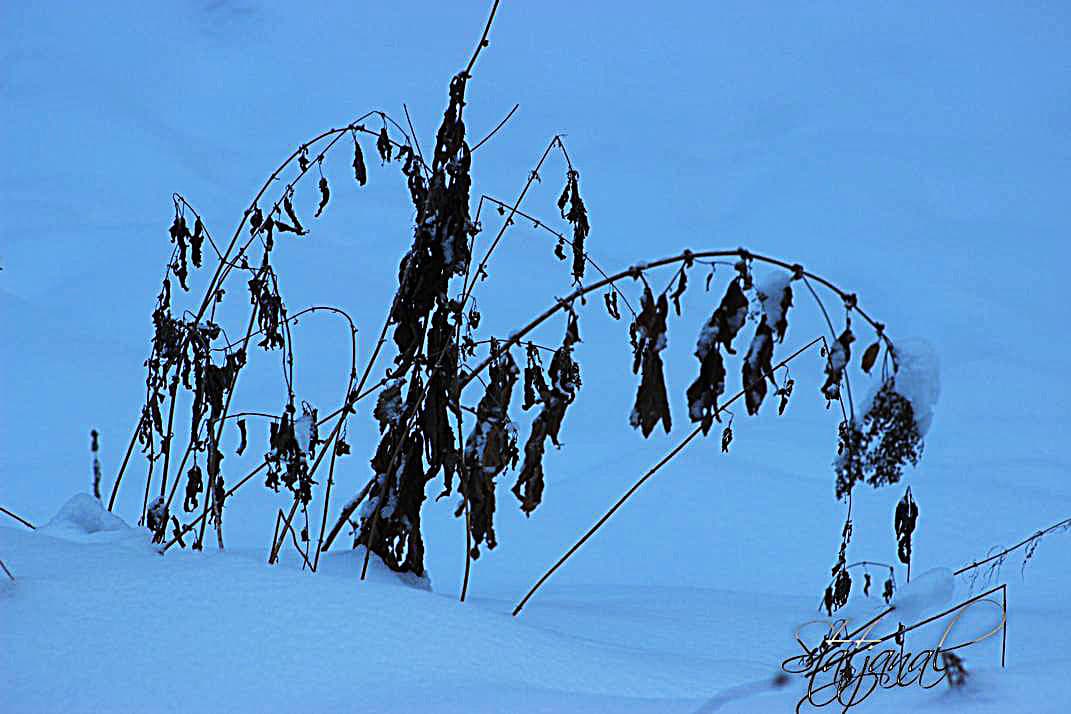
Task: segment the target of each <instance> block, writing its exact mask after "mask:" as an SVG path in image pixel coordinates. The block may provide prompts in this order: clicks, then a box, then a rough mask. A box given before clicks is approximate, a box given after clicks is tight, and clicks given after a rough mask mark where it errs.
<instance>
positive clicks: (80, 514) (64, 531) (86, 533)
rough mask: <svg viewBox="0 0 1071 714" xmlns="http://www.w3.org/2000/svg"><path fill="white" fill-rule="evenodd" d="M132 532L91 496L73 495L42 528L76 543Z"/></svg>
mask: <svg viewBox="0 0 1071 714" xmlns="http://www.w3.org/2000/svg"><path fill="white" fill-rule="evenodd" d="M128 530H130V527H129V526H127V525H126V524H125V523H123V519H121V518H119V517H118V516H116V515H115V514H113V513H108V511H106V510H104V506H103V505H101V502H100V501H98V500H97V499H95V498H93V497H92V496H90V495H89V494H88V493H79V494H75V495H74V496H72V497H71V498H70V500H68V501H67V502H66V503H64V504H63V507H62V508H60V510H59V512H58V513H57V514H56V515H55V516H53V517H52V518H51V519H50V520H49V521H48V523H46V524H45V525H44V526H43V527H42V528H41V532H42V533H48V534H50V535H53V536H55V537H59V538H68V539H72V540H86V539H92V540H99V539H101V538H108V539H110V538H113V537H114V536H115V535H121V534H123V533H124V532H125V531H128Z"/></svg>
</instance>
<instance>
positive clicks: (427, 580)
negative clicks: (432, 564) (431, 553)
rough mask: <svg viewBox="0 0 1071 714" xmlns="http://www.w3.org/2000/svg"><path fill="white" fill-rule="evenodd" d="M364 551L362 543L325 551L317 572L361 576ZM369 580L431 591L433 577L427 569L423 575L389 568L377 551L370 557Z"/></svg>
mask: <svg viewBox="0 0 1071 714" xmlns="http://www.w3.org/2000/svg"><path fill="white" fill-rule="evenodd" d="M364 551H365V547H364V546H363V545H362V546H358V547H357V548H353V549H351V550H346V551H339V552H336V553H324V554H323V555H322V556H321V557H320V564H319V568H318V569H317V571H316V572H317V574H319V575H328V576H331V577H343V578H349V579H353V578H354V577H358V578H359V577H360V576H361V568H362V567H364ZM367 580H368V581H370V582H373V583H382V584H384V585H403V586H405V587H410V588H414V589H416V590H426V591H428V592H431V577H429V575H428V573H427V571H425V572H424V575H422V576H420V575H416V574H414V573H396V572H394V571H393V570H391V569H390V568H388V567H387V566H386V564H384V562H383V561H382V560H381V559H380V558H379V557H378V556H377V555H376V554H375V553H373V554H372V557H370V558H369V559H368V577H367Z"/></svg>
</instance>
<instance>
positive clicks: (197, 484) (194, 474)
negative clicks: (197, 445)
mask: <svg viewBox="0 0 1071 714" xmlns="http://www.w3.org/2000/svg"><path fill="white" fill-rule="evenodd" d="M203 490H204V481H203V479H202V476H201V468H200V467H199V466H197V464H194V465H193V466H192V467H190V470H189V471H188V472H186V500H185V501H184V502H183V504H182V510H184V511H186V513H192V512H193V511H194V510H195V509H196V508H197V494H199V493H201V492H202V491H203Z"/></svg>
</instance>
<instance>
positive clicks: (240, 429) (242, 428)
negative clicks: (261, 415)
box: [234, 419, 247, 456]
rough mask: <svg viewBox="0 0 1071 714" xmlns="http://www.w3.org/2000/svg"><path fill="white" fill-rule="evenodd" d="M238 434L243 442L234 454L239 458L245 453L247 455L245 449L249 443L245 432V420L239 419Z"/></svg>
mask: <svg viewBox="0 0 1071 714" xmlns="http://www.w3.org/2000/svg"><path fill="white" fill-rule="evenodd" d="M238 434H239V436H240V437H241V439H242V441H241V443H240V444H238V450H237V451H236V452H234V453H235V454H237V455H238V456H241V455H242V454H243V453H245V447H246V443H247V441H246V432H245V419H239V420H238Z"/></svg>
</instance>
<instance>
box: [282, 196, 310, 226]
mask: <svg viewBox="0 0 1071 714" xmlns="http://www.w3.org/2000/svg"><path fill="white" fill-rule="evenodd" d="M290 195H291V192H289V191H287V193H286V195H285V196H283V210H284V211H286V217H287V218H289V219H290V222H291V223H292V224H293V227H294V232H295V233H297V234H298V235H305V227H304V226H303V225H301V221H300V220H299V219H298V217H297V212H296V211H295V210H294V203H293V201H291V200H290ZM283 230H285V229H283Z"/></svg>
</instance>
